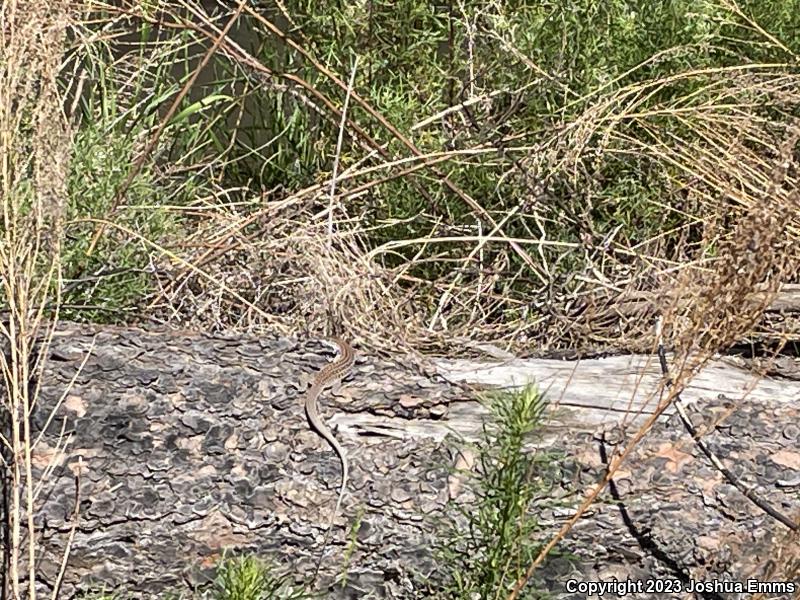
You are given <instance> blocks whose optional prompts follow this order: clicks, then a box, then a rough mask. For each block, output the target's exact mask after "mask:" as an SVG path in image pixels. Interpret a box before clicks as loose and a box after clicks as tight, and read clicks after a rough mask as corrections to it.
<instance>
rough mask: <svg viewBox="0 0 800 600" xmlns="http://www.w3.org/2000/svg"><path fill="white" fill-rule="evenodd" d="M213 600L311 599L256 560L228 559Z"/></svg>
mask: <svg viewBox="0 0 800 600" xmlns="http://www.w3.org/2000/svg"><path fill="white" fill-rule="evenodd" d="M209 597H210V598H211V599H213V600H300V599H302V598H309V597H310V596H309V595H308V594H307V593H306V592H305V591H304V590H303V589H301V588H298V587H294V586H293V585H292V584H291V582H290V581H289V577H288V575H276V574H275V572H274V569H273V568H272V566H271V565H270V564H269V563H267V562H265V561H264V560H262V559H259V558H257V557H255V556H237V557H227V558H224V559H223V560H222V561H221V562H220V564H219V566H218V567H217V577H216V579H215V581H214V585H213V589H212V591H211V594H210V596H209Z"/></svg>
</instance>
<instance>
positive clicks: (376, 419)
mask: <svg viewBox="0 0 800 600" xmlns="http://www.w3.org/2000/svg"><path fill="white" fill-rule="evenodd" d="M87 353H91V354H90V356H89V358H88V360H86V364H85V365H84V366H83V368H82V369H81V368H80V367H81V363H82V361H83V360H84V359H85V358H86V355H87ZM331 358H332V352H330V351H328V350H326V349H325V347H324V346H323V345H322V344H320V343H317V342H310V341H309V342H296V341H289V340H285V339H268V338H256V337H252V336H249V337H248V336H215V337H209V336H204V335H200V334H189V333H176V332H171V333H164V332H162V333H154V332H150V333H148V332H143V331H139V330H134V329H110V328H106V329H102V330H91V329H88V328H85V327H76V326H69V325H65V326H63V327H62V328H61V329H60V331H59V333H58V335H57V336H56V338H55V339H54V341H53V345H52V347H51V350H50V359H49V364H48V368H47V370H46V375H45V380H44V381H43V382H42V384H43V386H42V397H41V399H40V401H39V403H38V404H37V407H36V412H35V414H34V415H33V420H34V423H35V428H36V430H37V431H40V432H42V434H43V435H42V437H41V440H40V441H39V442H38V443H37V445H36V447H35V449H34V460H35V466H36V472H37V475H38V476H42V478H43V484H42V487H41V492H40V493H39V496H38V500H37V503H38V506H39V512H38V515H37V518H36V523H37V526H38V527H39V530H38V531H37V537H38V542H39V545H40V546H41V548H42V549H43V557H42V560H41V562H40V565H39V578H40V584H41V586H42V589H46V588H48V587H52V586H53V585H54V584H55V581H56V579H57V573H58V569H59V565H60V561H61V556H62V554H63V551H64V548H65V545H66V543H67V540H68V539H70V536H71V534H72V531H73V529H74V539H73V541H72V548H71V552H70V556H69V562H68V568H67V573H66V577H65V581H64V584H63V587H62V593H61V597H63V598H69V597H74V595H75V594H76V593H78V592H79V591H82V590H87V589H90V588H93V589H102V588H105V590H106V591H110V590H119V591H123V590H124V591H126V592H128V593H131V594H132V596H130V597H147V598H150V597H158V596H159V595H161V594H163V593H165V592H166V591H178V592H181V591H184V592H186V591H187V590H192V589H195V588H202V586H204V585H206V584H207V583H208V581H209V580H210V579H211V578H212V577H213V568H214V565H215V564H216V563H217V561H218V560H219V559H220V558H221V557H222V555H223V553H224V552H225V551H226V550H227V551H229V552H231V553H252V554H257V555H259V556H262V557H265V558H268V559H270V560H272V561H273V562H274V563H275V565H276V569H277V570H279V571H283V572H288V573H290V574H291V575H292V576H295V577H296V578H297V579H298V581H300V580H302V578H303V577H305V576H308V575H309V574H310V573H311V572H313V568H314V566H315V561H316V560H317V558H318V552H319V549H320V546H321V542H322V538H323V536H324V528H325V526H326V525H327V522H328V518H329V514H330V511H331V510H332V508H333V506H334V504H335V500H336V493H337V489H338V484H339V476H340V468H339V463H338V460H337V458H336V456H335V454H333V452H331V451H330V449H329V447H328V446H327V445H326V444H325V443H324V442H323V441H322V440H321V439H320V438H319V437H318V436H317V435H316V434H314V433H313V432H311V431H310V430H309V428H308V424H307V422H306V419H305V416H304V413H303V409H302V406H301V402H300V400H301V394H302V392H303V391H304V389H305V387H304V384H303V381H304V380H307V378H308V376H310V375H311V374H312V373H313V372H314V371H315V370H317V369H318V368H320V367H321V366H322V365H323V364H324V363H325V361H326V360H330V359H331ZM644 360H645V359H643V358H635V357H634V358H631V357H617V358H615V359H605V360H600V361H586V362H584V363H578V364H577V366H576V364H575V363H568V362H566V361H530V362H522V361H520V362H515V363H513V364H512V365H505V366H503V365H494V366H491V365H484V366H483V367H482V368H484V367H485V368H484V369H483V370H484V374H486V373H488V374H489V375H488V376H487V378H484V381H483V384H493V385H492V387H495V386H499V387H507V386H508V385H509V381H510V377H511V375H513V377H514V380H515V381H516V383H517V384H521V383H524V382H525V380H526V379H529V378H530V377H531V376H533V375H535V377H536V378H537V379H538V380H539V381H540V384H541V387H542V388H543V389H544V388H547V387H548V386H549V387H550V389H549V397H550V399H551V402H552V403H553V404H554V405H558V408H557V409H556V410H553V411H552V412H551V414H550V417H551V420H550V427H549V428H548V429H547V430H546V431H545V432H544V433H545V435H544V436H539V437H537V438H536V439H532V440H531V449H532V450H533V448H535V447H536V446H537V445H538V446H542V445H547V446H549V447H551V448H553V449H556V450H558V451H560V453H561V455H562V456H563V460H562V461H560V463H559V469H560V470H559V471H558V472H559V473H560V475H559V476H558V477H557V478H556V481H555V482H554V488H553V489H552V490H551V492H552V493H551V494H550V496H551V497H557V498H559V499H560V500H561V501H562V503H561V505H559V506H558V507H553V506H552V504H551V503H550V502H548V501H546V500H545V499H543V500H542V502H541V507H539V508H537V509H535V512H536V516H537V518H538V519H539V520H540V522H541V523H542V527H543V530H542V532H541V536H542V538H543V539H547V537H548V536H550V535H552V533H553V532H555V531H556V530H557V529H558V528H559V527H560V525H561V524H562V523H563V522H564V521H565V520H566V519H567V518H568V517H569V516H570V514H571V513H570V508H569V507H570V506H573V505H575V503H576V502H578V501H579V499H580V497H581V494H582V492H583V491H584V490H585V489H586V488H587V487H588V486H590V485H591V484H592V483H593V482H595V481H597V480H599V479H600V477H601V476H602V473H603V468H604V466H603V460H604V459H603V454H604V453H610V452H613V451H614V448H615V444H616V443H619V442H621V441H623V440H624V439H625V438H624V434H623V433H621V432H620V431H619V430H616V431H615V432H613V433H611V434H607V435H605V436H599V435H597V434H595V433H592V432H593V431H595V430H596V429H597V426H598V423H599V422H604V423H606V424H608V423H609V421H612V420H613V421H618V420H619V418H620V416H621V415H623V414H624V411H625V410H631V411H634V412H635V411H637V410H638V409H639V407H640V405H641V403H642V398H645V397H646V395H647V393H648V392H649V391H650V389H654V386H655V385H656V383H657V378H658V374H657V371H656V370H655V369H656V365H655V362H654V363H653V366H652V368H651V370H650V371H647V373H650V374H649V375H646V376H645V378H644V379H643V380H642V381H641V382H640V384H639V392H638V394H639V396H636V395H632V389H633V383H635V380H636V377H635V376H636V375H637V374H639V373H641V372H642V369H643V367H642V364H641V362H640V361H644ZM436 368H437V369H438V370H439V373H440V374H439V375H434V376H431V375H429V374H425V373H424V372H422V371H420V370H416V369H414V368H412V367H410V366H408V364H407V363H404V364H403V365H402V366H401V365H400V364H393V363H389V362H386V361H382V360H379V359H377V358H375V357H373V356H369V355H364V354H363V353H361V354H360V355H359V356H358V357H357V362H356V367H355V370H354V373H353V375H352V377H350V378H349V379H348V380H346V381H345V383H344V385H343V386H342V387H341V389H340V390H339V391H338V392H337V393H336V394H332V393H331V392H327V393H326V394H324V395H323V397H322V399H321V404H322V413H323V414H324V415H327V416H328V419H327V420H328V422H329V423H330V424H331V425H335V426H337V427H338V430H337V433H336V435H337V437H338V438H339V439H340V440H341V441H342V443H343V446H344V447H345V449H346V451H347V453H348V456H349V459H350V463H351V479H350V482H349V483H348V487H347V495H346V497H345V502H344V505H343V506H344V509H343V514H342V515H341V516H339V517H338V518H337V519H336V521H335V525H334V531H333V534H332V544H331V545H330V546H329V548H328V550H327V552H326V554H325V556H324V558H323V569H322V575H321V581H320V582H319V585H320V586H321V587H324V588H327V589H328V591H329V595H330V597H336V598H351V597H362V596H364V595H366V594H368V593H372V594H373V597H389V598H413V597H426V596H427V595H429V594H430V591H429V588H428V581H427V580H429V579H431V578H433V579H435V578H436V577H440V578H441V577H445V576H446V573H443V572H441V571H440V570H439V569H438V567H437V564H436V562H435V554H434V548H435V545H436V543H437V541H440V542H441V541H442V539H441V532H440V531H439V530H437V528H436V518H438V517H441V516H443V515H444V514H445V511H446V510H447V506H448V503H450V505H451V506H452V503H460V502H467V501H469V500H470V498H471V494H470V493H469V486H468V485H464V484H463V483H464V482H461V483H459V481H458V480H457V479H455V478H452V477H450V472H449V467H450V466H451V465H452V464H453V462H454V455H453V453H452V452H451V449H450V447H449V446H448V445H446V441H445V436H446V435H447V434H448V433H452V432H457V433H459V434H460V435H461V436H463V437H465V438H467V439H469V440H478V439H480V437H481V430H482V425H483V423H484V421H485V419H486V415H487V414H488V413H487V411H486V410H485V409H484V408H483V407H482V406H481V405H480V404H479V403H478V402H477V401H476V399H475V396H474V394H473V393H471V392H469V391H468V390H467V389H465V388H464V387H462V386H456V385H453V384H448V383H447V381H446V380H447V379H450V380H453V381H455V380H462V381H470V382H471V383H481V377H480V376H479V374H480V371H481V368H478V367H476V365H471V364H467V363H464V362H461V361H458V362H456V361H441V362H440V363H438V365H437V367H436ZM746 377H747V374H746V373H745V372H744V371H742V370H741V369H738V368H737V367H733V366H726V365H724V364H722V363H716V364H713V365H712V366H711V367H710V369H709V370H707V371H706V372H704V373H701V374H700V375H699V376H698V378H696V379H695V382H696V387H694V388H690V389H689V390H687V392H686V394H685V396H686V397H687V398H690V397H694V398H696V399H697V400H698V402H697V405H696V408H695V413H694V418H695V419H700V420H701V421H702V422H703V423H705V424H707V425H711V426H712V429H711V431H710V432H709V434H708V435H707V436H706V438H705V439H706V441H707V442H708V443H710V444H711V445H712V446H713V447H715V448H716V450H717V451H718V452H719V454H720V455H721V457H722V458H723V460H724V461H728V463H729V466H733V467H735V468H736V469H738V470H739V472H740V473H741V474H742V477H743V478H744V479H745V480H747V481H748V482H752V483H754V484H757V485H759V486H760V487H759V492H760V493H762V494H763V495H764V496H765V497H766V498H768V499H769V500H770V501H771V502H772V503H774V505H775V506H777V507H779V508H780V510H781V511H783V512H785V513H787V514H790V515H796V514H797V512H798V510H800V501H798V494H797V491H796V490H797V489H798V488H791V487H787V486H791V484H792V483H793V479H796V478H797V475H798V473H799V472H800V452H798V449H797V445H798V434H799V433H800V432H799V430H798V426H797V423H798V418H797V417H798V398H800V385H798V384H797V383H795V382H789V381H780V382H779V381H775V380H767V379H764V380H762V381H761V382H760V383H759V384H758V386H757V387H756V388H755V393H754V394H751V395H750V396H748V397H747V398H744V399H743V398H741V397H740V396H739V392H740V390H741V386H742V385H743V383H742V381H744V379H742V378H746ZM73 378H74V382H73V383H72V384H71V385H70V382H71V381H72V380H73ZM567 378H571V380H570V383H569V385H567V384H566V382H567ZM723 392H724V393H725V394H726V396H727V399H726V398H717V396H718V394H719V393H723ZM631 398H633V402H632V403H629V402H628V401H629V400H630V399H631ZM334 407H335V408H334ZM644 409H645V412H646V411H647V410H648V408H647V407H646V406H645V407H644ZM649 410H652V406H650V408H649ZM51 417H52V418H51ZM468 462H469V461H467V463H468ZM76 477H77V484H78V487H79V489H80V502H79V505H78V509H79V510H78V518H77V519H75V517H74V512H75V500H76ZM798 483H800V482H798ZM612 492H613V494H612ZM614 494H616V498H615V497H614ZM352 528H355V530H356V531H355V532H354V533H353V534H352V535H351V529H352ZM784 531H785V527H783V526H781V525H778V524H776V522H775V521H774V520H772V519H771V518H768V517H767V516H765V515H764V514H763V513H762V512H761V511H760V510H759V509H757V508H756V507H755V506H754V505H752V504H751V503H750V502H749V501H748V500H746V499H745V498H744V497H743V496H741V494H740V493H739V492H738V491H737V490H736V489H735V488H733V487H732V486H731V485H729V484H728V483H727V482H726V481H724V479H723V478H722V477H721V476H720V474H719V473H718V472H717V471H716V470H715V469H714V468H713V467H711V466H710V464H709V463H708V462H707V461H706V459H705V457H703V455H702V454H701V453H700V452H699V451H698V449H697V447H696V445H695V444H694V443H693V442H692V440H691V438H690V436H688V435H687V434H686V433H685V432H684V431H683V429H682V427H681V425H680V423H679V421H677V419H676V418H674V417H671V418H669V419H666V418H665V419H663V421H662V422H661V423H659V424H658V425H657V427H656V429H655V430H654V431H653V432H652V433H651V435H650V436H648V438H647V439H646V441H645V442H644V443H643V444H642V445H641V447H640V448H639V449H637V450H636V451H634V456H633V457H632V459H631V460H630V461H629V462H628V463H627V466H626V467H624V469H623V471H622V472H620V473H618V476H617V478H616V487H615V489H614V490H611V491H607V493H606V494H605V495H604V496H603V500H602V501H601V502H599V503H598V504H596V505H595V506H594V507H592V509H591V510H590V512H589V513H588V515H587V517H586V518H585V519H583V520H581V521H580V522H579V523H578V524H577V525H576V527H575V528H574V530H573V532H572V533H571V534H570V535H569V536H568V537H567V539H566V540H565V542H563V543H562V544H561V546H560V548H562V549H563V550H569V551H571V552H572V553H574V554H575V555H577V557H578V558H577V560H576V562H574V563H568V562H567V561H566V560H565V559H563V558H562V559H553V560H550V561H549V562H548V563H547V564H546V565H545V567H544V568H543V569H542V570H541V571H540V572H539V574H538V575H539V579H538V583H537V585H539V586H540V587H546V588H549V589H550V590H551V591H552V592H554V594H555V595H556V596H557V597H565V598H566V597H575V598H577V597H581V598H583V597H585V595H580V594H578V595H576V594H569V593H566V592H565V591H564V581H565V580H566V579H567V574H568V573H571V575H570V577H572V578H575V579H577V580H583V581H589V580H598V579H601V580H607V579H609V578H610V577H611V576H612V575H613V576H617V577H620V578H625V577H631V578H634V579H642V580H648V579H654V578H656V577H662V578H663V577H669V578H672V579H676V580H681V581H684V582H687V581H688V579H695V580H710V579H712V578H719V577H729V578H733V579H735V580H740V579H741V580H744V579H746V578H747V577H748V576H754V577H757V576H758V574H759V571H758V569H759V568H761V566H762V562H761V560H762V558H764V557H767V556H769V555H770V553H772V552H773V550H772V548H773V543H774V540H775V538H776V537H779V536H780V535H782V534H783V533H784ZM345 560H346V565H345ZM342 573H346V583H345V584H344V585H341V584H337V585H333V580H334V578H339V577H341V575H342ZM775 578H776V579H777V578H778V577H775ZM685 584H686V583H684V585H685ZM329 586H330V587H329ZM652 597H664V596H663V595H659V594H654V595H653V596H652ZM705 597H728V596H725V595H724V594H723V595H717V596H714V595H710V596H705ZM730 597H733V596H730Z"/></svg>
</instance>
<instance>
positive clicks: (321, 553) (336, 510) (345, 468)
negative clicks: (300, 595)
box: [311, 444, 348, 585]
mask: <svg viewBox="0 0 800 600" xmlns="http://www.w3.org/2000/svg"><path fill="white" fill-rule="evenodd" d="M337 445H338V444H337ZM339 451H340V452H341V449H339ZM342 456H344V455H343V454H340V457H342ZM341 462H342V483H341V484H340V486H339V497H338V498H337V499H336V507H335V508H334V509H333V512H332V513H331V518H330V520H329V521H328V527H327V529H326V531H325V540H324V541H323V542H322V549H321V550H320V551H319V558H318V559H317V566H316V567H315V568H314V577H313V578H312V579H311V584H312V585H313V584H314V583H316V581H317V576H318V575H319V569H320V567H321V566H322V559H323V557H324V556H325V550H326V549H327V547H328V542H329V541H330V539H331V531H332V530H333V521H334V520H335V519H336V515H338V514H339V509H340V508H341V507H342V500H343V499H344V491H345V489H346V488H347V476H348V466H347V461H346V460H344V459H343V460H342V461H341Z"/></svg>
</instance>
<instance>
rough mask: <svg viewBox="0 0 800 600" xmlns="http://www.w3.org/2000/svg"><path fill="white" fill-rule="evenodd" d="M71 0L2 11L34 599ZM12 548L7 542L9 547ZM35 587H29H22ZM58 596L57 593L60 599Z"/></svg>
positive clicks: (7, 183)
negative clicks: (42, 405)
mask: <svg viewBox="0 0 800 600" xmlns="http://www.w3.org/2000/svg"><path fill="white" fill-rule="evenodd" d="M67 14H68V4H67V3H66V2H44V1H36V0H34V1H30V2H15V1H9V2H4V3H3V7H2V17H0V23H2V27H0V32H1V33H0V36H2V39H1V41H2V44H0V47H2V50H0V52H1V54H0V155H2V157H3V161H2V165H0V187H1V188H2V207H3V208H2V210H3V214H2V225H0V230H1V231H0V236H1V237H0V273H2V297H3V300H4V304H5V305H6V307H7V309H8V310H7V312H6V313H5V314H4V315H3V321H2V323H1V324H0V335H2V354H0V366H1V367H2V373H3V381H4V384H5V390H6V392H7V393H6V394H5V396H4V399H3V405H2V412H1V413H0V414H2V423H3V431H4V432H8V437H6V436H5V435H3V437H2V438H0V443H1V444H2V449H1V453H2V464H3V470H4V474H3V478H4V481H5V485H4V488H3V489H4V493H5V495H6V497H5V499H4V500H5V501H4V503H3V505H4V508H5V509H6V510H4V513H3V527H4V528H5V530H6V531H7V533H8V535H7V536H4V538H3V543H2V547H0V549H2V554H3V560H4V563H5V564H4V565H3V571H4V577H3V582H2V583H3V588H4V589H3V590H2V592H3V594H4V597H7V598H13V599H15V600H16V599H19V598H22V597H26V598H29V599H31V600H33V599H34V598H36V594H37V590H36V588H35V574H36V560H37V542H36V535H35V533H34V532H35V529H34V515H35V513H36V496H35V489H36V487H37V484H38V483H39V482H37V481H36V480H34V478H33V474H32V455H33V452H34V450H35V443H34V440H35V436H36V432H34V431H32V430H31V420H30V415H31V413H32V411H33V408H34V404H35V402H36V397H37V394H38V390H39V385H40V376H41V373H42V370H43V368H44V357H45V355H46V348H47V340H48V339H49V335H50V334H51V333H52V326H53V324H54V321H53V320H51V319H52V318H53V316H54V315H56V314H57V310H58V300H59V288H60V282H59V270H60V255H61V244H62V232H63V224H64V218H65V206H66V193H65V179H66V171H67V161H68V159H69V155H68V151H69V147H70V139H69V128H68V127H67V125H66V122H65V119H64V116H63V114H62V112H61V100H60V97H59V94H58V91H57V89H56V75H57V73H58V70H59V68H60V61H61V56H62V52H63V47H64V44H63V42H64V32H65V28H66V25H67ZM6 544H7V545H6ZM25 588H27V591H24V590H25ZM54 597H55V596H54Z"/></svg>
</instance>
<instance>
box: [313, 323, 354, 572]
mask: <svg viewBox="0 0 800 600" xmlns="http://www.w3.org/2000/svg"><path fill="white" fill-rule="evenodd" d="M330 341H331V342H333V343H334V344H336V346H337V347H338V348H339V351H340V355H339V358H337V359H336V360H335V361H333V362H332V363H330V364H328V365H326V366H325V367H323V368H322V370H321V371H320V372H319V373H317V376H316V377H315V378H314V381H313V382H312V384H311V387H310V388H309V389H308V392H306V398H305V408H306V416H308V422H309V423H310V424H311V428H312V429H314V431H316V432H317V433H318V434H319V435H320V436H321V437H322V438H324V439H325V441H326V442H328V444H330V445H331V447H332V448H333V450H334V452H336V454H337V455H338V456H339V461H340V462H341V464H342V481H341V485H340V487H339V497H338V499H337V500H336V507H335V508H334V509H333V514H331V519H330V522H329V523H328V529H327V531H326V532H325V541H324V542H323V543H322V550H321V551H320V554H319V560H318V561H317V567H316V569H315V570H314V579H315V580H316V578H317V574H318V573H319V567H320V564H321V563H322V557H323V555H324V554H325V548H327V546H328V540H329V538H330V535H331V529H332V528H333V521H334V519H335V518H336V515H337V514H338V513H339V509H340V508H341V506H342V498H344V491H345V488H346V487H347V475H348V470H349V469H348V464H347V456H346V455H345V453H344V450H343V449H342V447H341V446H340V445H339V442H337V441H336V438H335V437H333V433H331V430H330V429H329V428H328V426H327V425H326V424H325V422H324V421H323V420H322V418H321V417H320V416H319V409H318V406H317V399H318V398H319V395H320V394H321V393H322V391H323V390H324V389H325V388H326V387H328V386H329V385H333V384H334V383H336V382H337V381H340V380H341V379H342V378H343V377H344V376H345V375H347V373H349V372H350V370H351V369H352V368H353V364H354V363H355V351H354V350H353V348H352V347H351V346H350V345H349V344H348V343H347V342H345V341H344V340H343V339H341V338H339V337H334V338H331V339H330Z"/></svg>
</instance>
